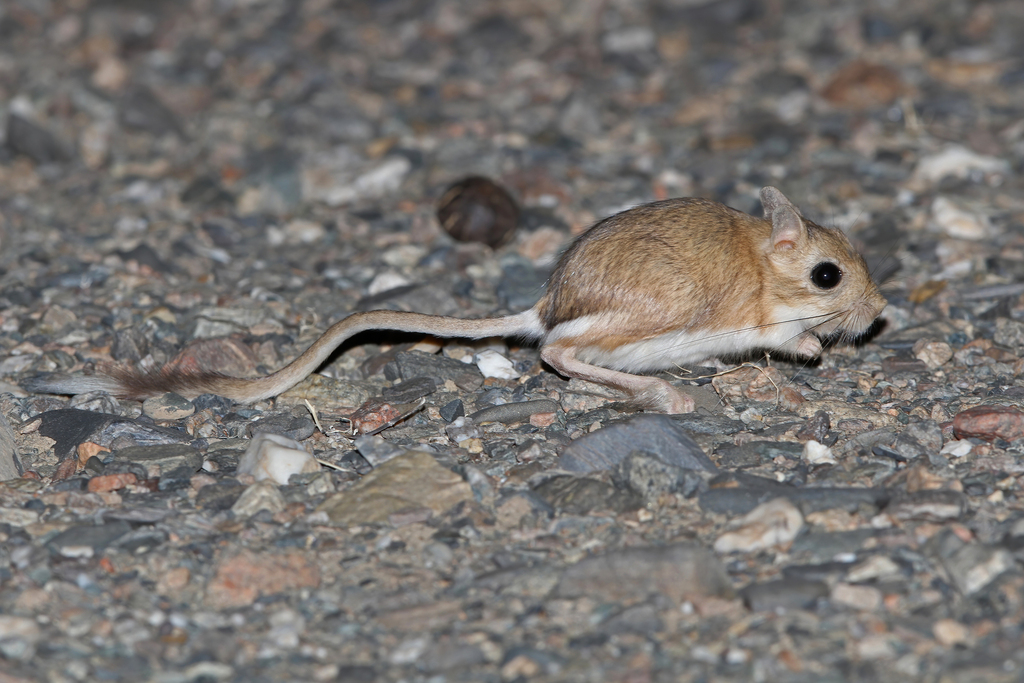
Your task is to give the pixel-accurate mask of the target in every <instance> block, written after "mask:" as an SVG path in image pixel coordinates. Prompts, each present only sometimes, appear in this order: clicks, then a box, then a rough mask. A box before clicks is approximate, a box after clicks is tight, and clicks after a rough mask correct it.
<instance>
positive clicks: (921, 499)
mask: <svg viewBox="0 0 1024 683" xmlns="http://www.w3.org/2000/svg"><path fill="white" fill-rule="evenodd" d="M966 509H967V498H966V496H964V494H962V493H960V492H959V491H950V490H942V489H938V490H925V491H912V492H900V493H898V494H896V495H895V496H893V498H892V500H891V501H890V502H889V505H888V506H886V508H885V511H886V513H887V514H889V515H890V516H892V517H894V518H896V519H899V520H917V521H932V522H943V521H948V520H951V519H959V518H960V516H961V515H963V514H964V511H965V510H966Z"/></svg>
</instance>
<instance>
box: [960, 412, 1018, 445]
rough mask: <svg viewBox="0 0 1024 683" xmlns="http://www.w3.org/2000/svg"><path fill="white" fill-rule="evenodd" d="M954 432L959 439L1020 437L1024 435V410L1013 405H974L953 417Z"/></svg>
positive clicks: (990, 439) (1006, 439)
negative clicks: (971, 437) (970, 437)
mask: <svg viewBox="0 0 1024 683" xmlns="http://www.w3.org/2000/svg"><path fill="white" fill-rule="evenodd" d="M953 434H954V436H956V438H958V439H965V438H967V437H969V436H973V437H975V438H978V439H983V440H985V441H995V440H996V439H1003V440H1005V441H1013V440H1014V439H1020V438H1021V437H1024V412H1021V411H1020V409H1018V408H1013V407H1011V406H974V407H973V408H968V409H967V410H965V411H963V412H962V413H958V414H957V416H956V417H954V418H953Z"/></svg>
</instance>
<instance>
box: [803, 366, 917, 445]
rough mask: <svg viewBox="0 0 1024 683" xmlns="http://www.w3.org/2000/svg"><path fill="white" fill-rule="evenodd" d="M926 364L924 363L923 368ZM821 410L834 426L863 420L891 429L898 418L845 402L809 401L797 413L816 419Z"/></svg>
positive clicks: (873, 425) (876, 427)
mask: <svg viewBox="0 0 1024 683" xmlns="http://www.w3.org/2000/svg"><path fill="white" fill-rule="evenodd" d="M923 365H924V364H923V363H922V366H923ZM819 410H824V411H825V412H826V413H828V415H829V418H830V420H831V421H832V424H838V423H839V422H841V421H842V420H863V421H865V422H867V423H869V424H870V425H871V427H872V428H873V429H880V428H882V427H890V426H892V425H895V424H896V418H895V417H893V416H892V415H889V414H888V413H883V412H879V411H878V409H877V408H870V407H868V406H861V405H857V404H856V403H846V402H845V401H831V400H829V401H808V402H807V403H803V404H801V405H800V406H799V407H798V408H797V410H796V413H797V415H799V416H800V417H807V418H810V417H814V414H815V413H817V412H818V411H819Z"/></svg>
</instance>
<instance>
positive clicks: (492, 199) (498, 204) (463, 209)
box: [437, 176, 519, 249]
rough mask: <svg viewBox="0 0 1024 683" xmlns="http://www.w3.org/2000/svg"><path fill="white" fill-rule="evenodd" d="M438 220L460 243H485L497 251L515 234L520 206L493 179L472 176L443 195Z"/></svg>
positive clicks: (438, 204) (438, 206)
mask: <svg viewBox="0 0 1024 683" xmlns="http://www.w3.org/2000/svg"><path fill="white" fill-rule="evenodd" d="M437 220H438V222H440V223H441V227H442V228H444V230H445V232H447V233H448V234H449V235H451V236H452V237H454V238H455V239H457V240H459V241H460V242H481V243H483V244H486V245H488V246H489V247H491V248H493V249H496V248H498V247H500V246H501V245H502V244H505V243H506V242H508V241H509V240H510V239H512V236H513V235H514V234H515V231H516V228H517V227H518V226H519V207H518V206H517V205H516V202H515V200H514V199H512V196H511V195H510V194H509V193H508V191H507V190H505V188H503V187H501V186H500V185H498V184H497V183H495V182H494V181H492V180H490V179H489V178H484V177H481V176H471V177H469V178H464V179H462V180H460V181H458V182H456V183H453V184H452V185H451V186H450V187H448V189H447V190H445V192H444V194H443V195H441V199H440V200H439V201H438V203H437Z"/></svg>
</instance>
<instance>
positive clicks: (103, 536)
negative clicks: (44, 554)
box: [46, 521, 132, 557]
mask: <svg viewBox="0 0 1024 683" xmlns="http://www.w3.org/2000/svg"><path fill="white" fill-rule="evenodd" d="M131 530H132V527H131V525H129V524H128V522H124V521H117V522H109V523H107V524H100V525H82V526H73V527H70V528H68V529H65V530H64V531H62V532H60V533H59V534H57V535H56V536H54V537H53V538H51V539H50V540H49V541H47V543H46V545H47V546H49V547H50V549H51V550H53V551H54V552H56V553H58V554H59V555H64V556H66V557H92V556H93V555H94V554H96V553H97V552H99V551H101V550H103V549H104V548H106V547H107V546H108V545H110V544H111V543H113V542H114V541H116V540H117V539H119V538H121V537H122V536H124V535H125V534H127V533H129V532H130V531H131Z"/></svg>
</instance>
